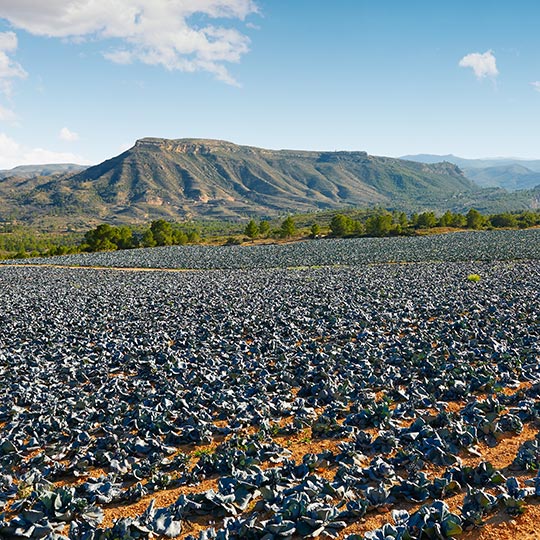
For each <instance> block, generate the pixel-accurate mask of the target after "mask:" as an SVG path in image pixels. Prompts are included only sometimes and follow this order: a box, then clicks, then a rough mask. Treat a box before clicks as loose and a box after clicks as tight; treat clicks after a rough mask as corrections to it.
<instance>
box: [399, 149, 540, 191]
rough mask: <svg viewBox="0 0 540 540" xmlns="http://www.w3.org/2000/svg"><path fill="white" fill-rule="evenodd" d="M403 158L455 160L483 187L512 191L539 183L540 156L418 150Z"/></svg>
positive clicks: (425, 161) (529, 187)
mask: <svg viewBox="0 0 540 540" xmlns="http://www.w3.org/2000/svg"><path fill="white" fill-rule="evenodd" d="M401 159H405V160H410V161H417V162H421V163H428V164H430V163H440V162H447V163H453V164H454V165H457V166H458V167H460V168H461V169H462V170H463V172H464V174H465V176H466V177H467V178H470V179H471V180H473V181H474V182H476V183H477V184H478V185H479V186H481V187H500V188H503V189H507V190H509V191H514V190H519V189H532V188H534V187H535V186H538V185H540V160H523V159H515V158H488V159H465V158H461V157H458V156H454V155H452V154H448V155H445V156H438V155H433V154H418V155H412V156H403V157H402V158H401Z"/></svg>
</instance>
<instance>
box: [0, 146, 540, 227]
mask: <svg viewBox="0 0 540 540" xmlns="http://www.w3.org/2000/svg"><path fill="white" fill-rule="evenodd" d="M506 195H507V194H506V193H505V192H503V191H501V190H491V191H489V190H488V191H485V190H481V189H480V188H479V187H478V186H477V185H476V184H475V183H474V182H472V181H471V180H470V179H468V178H466V177H465V176H464V174H463V172H462V171H461V170H460V168H459V167H458V166H456V165H454V164H451V163H448V162H447V163H435V164H426V163H419V162H411V161H407V160H402V159H397V158H390V157H380V156H371V155H369V154H368V153H366V152H364V151H334V152H332V151H310V150H287V149H285V150H269V149H264V148H257V147H254V146H242V145H237V144H234V143H232V142H228V141H221V140H213V139H163V138H156V137H147V138H143V139H139V140H138V141H136V142H135V144H134V146H133V147H132V148H130V149H128V150H126V151H125V152H122V153H121V154H119V155H117V156H114V157H112V158H110V159H108V160H106V161H104V162H102V163H99V164H97V165H94V166H91V167H88V168H85V169H84V170H81V171H78V172H74V173H69V172H68V173H66V174H62V173H60V174H54V175H51V176H36V177H34V178H18V177H10V178H7V179H4V180H2V181H1V182H0V221H1V220H4V221H5V220H7V218H10V219H19V220H26V221H29V222H37V223H40V224H42V223H44V222H46V221H51V220H52V221H55V220H56V222H58V223H70V224H74V225H73V226H80V225H82V224H84V225H93V224H95V223H97V222H102V221H108V222H111V223H132V224H133V223H140V222H148V221H150V220H152V219H157V218H164V219H171V220H186V219H199V218H200V219H241V218H246V217H250V216H275V215H283V214H287V213H299V212H312V211H317V210H329V209H339V208H345V207H348V208H353V207H357V208H358V207H373V206H382V207H386V208H393V209H403V210H410V211H412V210H414V211H423V210H441V211H444V210H446V209H452V210H463V209H465V208H469V207H471V206H473V205H475V206H477V207H478V208H479V209H480V210H484V211H490V209H491V208H494V207H495V206H497V208H499V207H501V205H502V206H503V207H504V209H523V208H524V207H528V206H529V205H530V201H529V199H530V198H531V197H532V195H531V196H529V195H526V196H521V195H519V196H516V197H510V198H507V197H506ZM535 197H536V195H535Z"/></svg>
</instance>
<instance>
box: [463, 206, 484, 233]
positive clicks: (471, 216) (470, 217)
mask: <svg viewBox="0 0 540 540" xmlns="http://www.w3.org/2000/svg"><path fill="white" fill-rule="evenodd" d="M483 225H484V216H483V215H482V214H481V213H480V212H479V211H478V210H475V209H474V208H471V209H470V210H469V211H468V212H467V228H468V229H481V228H482V227H483Z"/></svg>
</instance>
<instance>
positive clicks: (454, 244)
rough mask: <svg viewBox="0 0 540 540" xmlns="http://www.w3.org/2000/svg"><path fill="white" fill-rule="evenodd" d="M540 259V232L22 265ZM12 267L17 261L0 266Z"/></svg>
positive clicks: (151, 252)
mask: <svg viewBox="0 0 540 540" xmlns="http://www.w3.org/2000/svg"><path fill="white" fill-rule="evenodd" d="M518 259H528V260H530V259H534V260H539V259H540V229H527V230H522V231H519V230H517V231H501V230H498V231H467V232H457V233H453V234H441V235H430V236H412V237H396V238H355V239H346V240H345V239H320V240H315V241H310V242H294V243H289V244H274V245H272V244H271V245H249V244H248V245H243V246H208V245H200V246H197V245H193V246H171V247H158V248H152V249H132V250H127V251H125V250H124V251H112V252H102V253H83V254H77V255H64V256H61V257H49V258H38V259H26V260H21V261H18V264H24V263H26V264H55V265H57V264H59V265H66V266H71V265H72V266H98V267H103V266H105V267H115V268H168V269H175V268H183V269H206V270H208V269H215V270H217V269H220V270H221V269H226V270H237V269H258V268H291V267H293V268H294V267H304V266H356V265H363V264H374V263H389V262H436V261H440V262H450V261H493V260H499V261H500V260H518ZM2 262H3V263H7V264H12V261H0V263H2Z"/></svg>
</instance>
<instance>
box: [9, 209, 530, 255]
mask: <svg viewBox="0 0 540 540" xmlns="http://www.w3.org/2000/svg"><path fill="white" fill-rule="evenodd" d="M538 225H540V212H538V211H536V212H532V211H524V212H514V213H510V212H505V213H499V214H491V215H485V214H482V213H481V212H479V211H478V210H476V209H471V210H469V211H468V212H467V213H466V214H461V213H454V212H451V211H446V212H445V213H444V214H441V215H437V214H436V213H435V212H433V211H426V212H422V213H419V214H418V213H413V214H410V215H407V214H405V213H404V212H399V211H394V212H390V211H388V210H385V209H375V210H344V211H341V212H338V213H336V212H319V213H312V214H304V215H302V214H299V215H296V216H287V217H286V218H285V219H283V220H282V221H279V220H272V221H267V220H262V221H260V222H257V221H256V220H255V219H250V220H249V222H248V223H247V224H246V225H243V224H242V223H240V222H236V223H235V222H220V221H216V222H184V223H174V222H170V221H166V220H164V219H158V220H155V221H152V222H151V223H150V225H149V226H147V227H141V226H132V227H130V226H127V225H120V226H114V225H110V224H107V223H103V224H100V225H98V226H97V227H95V228H93V229H91V230H89V231H87V232H86V233H85V234H84V235H82V234H76V233H63V234H50V233H49V234H46V233H36V232H34V231H32V230H31V229H28V228H24V227H16V226H9V225H5V226H4V228H3V229H0V257H2V258H25V257H39V256H51V255H66V254H72V253H80V252H97V251H116V250H122V249H132V248H139V247H155V246H178V245H184V244H198V243H211V244H212V243H213V244H224V245H238V244H241V243H242V242H243V241H246V240H248V239H249V240H251V241H252V242H255V241H256V240H257V241H262V242H266V241H268V240H271V241H276V240H279V239H303V238H320V237H323V236H331V237H334V238H353V237H363V236H369V237H385V236H414V235H418V234H430V233H437V232H445V231H449V230H460V229H462V230H465V229H469V230H481V229H486V230H489V229H526V228H530V227H535V226H538Z"/></svg>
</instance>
